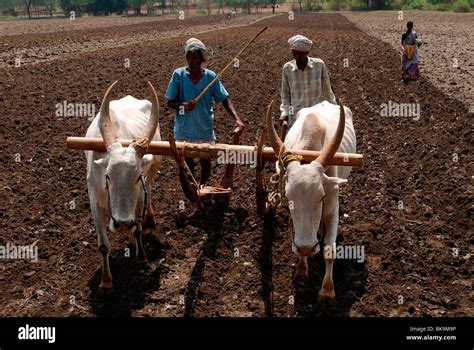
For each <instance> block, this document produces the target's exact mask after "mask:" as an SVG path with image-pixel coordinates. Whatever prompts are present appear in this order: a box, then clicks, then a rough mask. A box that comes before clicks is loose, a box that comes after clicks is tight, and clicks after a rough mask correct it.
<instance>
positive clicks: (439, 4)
mask: <svg viewBox="0 0 474 350" xmlns="http://www.w3.org/2000/svg"><path fill="white" fill-rule="evenodd" d="M191 1H193V3H192V2H191ZM285 2H286V3H287V4H290V5H292V7H293V9H294V10H296V11H301V12H303V11H323V10H325V11H328V10H329V11H339V10H355V11H370V10H388V9H419V10H439V11H451V10H454V11H457V12H469V11H470V10H471V9H472V8H474V0H289V1H286V0H154V1H152V0H0V11H1V13H2V14H3V15H4V16H16V15H18V13H26V14H27V16H28V17H29V18H32V14H33V13H36V14H38V13H41V14H42V15H43V16H44V15H47V16H50V17H53V16H54V14H55V13H57V12H58V11H61V12H62V13H64V15H65V16H66V17H69V16H70V15H71V13H72V12H73V13H74V15H75V16H81V15H83V14H90V15H95V16H104V15H105V16H106V15H111V14H117V15H122V14H124V13H126V14H128V12H129V11H130V10H132V11H133V12H134V14H135V15H142V14H144V13H142V8H143V7H145V8H146V14H155V13H156V11H158V13H160V12H161V13H162V14H164V13H166V12H171V13H174V12H176V11H177V10H184V11H188V10H189V9H190V8H193V7H196V8H197V9H198V10H200V11H202V12H203V13H204V14H205V13H206V12H207V14H211V9H213V8H214V9H217V12H218V13H219V12H222V13H224V11H225V9H233V10H235V11H237V10H239V9H241V10H242V11H243V12H247V13H251V9H252V8H255V9H256V12H258V10H259V8H262V7H264V8H268V7H271V8H272V9H273V12H275V8H276V7H277V6H278V5H279V4H283V3H285Z"/></svg>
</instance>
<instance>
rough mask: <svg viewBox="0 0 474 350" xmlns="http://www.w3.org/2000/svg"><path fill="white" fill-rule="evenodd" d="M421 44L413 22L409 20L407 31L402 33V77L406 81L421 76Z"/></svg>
mask: <svg viewBox="0 0 474 350" xmlns="http://www.w3.org/2000/svg"><path fill="white" fill-rule="evenodd" d="M421 44H422V42H421V40H419V39H418V35H417V34H416V32H415V31H414V30H413V22H412V21H410V22H408V23H407V31H406V32H405V33H403V34H402V79H403V81H404V82H405V83H407V82H408V81H409V80H416V79H418V77H419V76H420V68H419V66H418V65H419V55H418V47H420V46H421Z"/></svg>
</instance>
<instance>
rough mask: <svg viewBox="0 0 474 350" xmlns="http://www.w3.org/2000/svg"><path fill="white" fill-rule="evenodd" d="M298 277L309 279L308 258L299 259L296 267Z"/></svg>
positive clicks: (301, 257)
mask: <svg viewBox="0 0 474 350" xmlns="http://www.w3.org/2000/svg"><path fill="white" fill-rule="evenodd" d="M296 276H301V277H308V257H306V256H299V257H298V264H297V265H296Z"/></svg>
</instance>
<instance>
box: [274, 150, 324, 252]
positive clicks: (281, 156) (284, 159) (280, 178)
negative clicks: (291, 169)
mask: <svg viewBox="0 0 474 350" xmlns="http://www.w3.org/2000/svg"><path fill="white" fill-rule="evenodd" d="M302 160H303V156H301V155H299V154H293V153H291V152H289V151H287V150H286V149H285V145H284V144H282V145H281V148H280V152H279V153H278V166H279V168H280V172H279V173H275V174H273V175H272V176H271V177H270V182H271V183H272V184H273V185H274V186H275V187H274V191H273V193H271V194H270V195H269V197H268V201H270V202H273V201H275V200H276V199H277V198H278V200H279V202H278V205H277V207H284V206H287V203H286V197H285V193H284V181H285V180H284V178H285V173H286V167H287V166H288V164H289V163H290V162H293V161H296V162H301V161H302ZM318 233H319V235H318V236H320V237H318V242H317V243H316V244H315V245H314V246H313V247H312V249H311V251H314V250H315V248H316V246H317V245H318V244H320V242H321V238H322V236H323V235H324V224H323V222H322V220H321V223H320V229H319V232H318ZM318 233H317V234H318ZM292 243H293V245H294V246H295V247H296V250H297V251H300V247H298V245H297V244H296V241H295V235H294V234H292Z"/></svg>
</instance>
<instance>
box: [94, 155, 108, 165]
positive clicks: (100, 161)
mask: <svg viewBox="0 0 474 350" xmlns="http://www.w3.org/2000/svg"><path fill="white" fill-rule="evenodd" d="M108 162H109V157H105V158H101V159H97V160H94V164H96V165H99V166H102V167H107V163H108Z"/></svg>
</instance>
